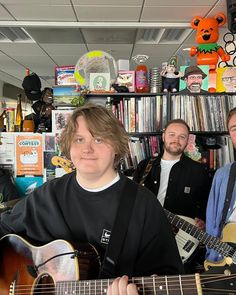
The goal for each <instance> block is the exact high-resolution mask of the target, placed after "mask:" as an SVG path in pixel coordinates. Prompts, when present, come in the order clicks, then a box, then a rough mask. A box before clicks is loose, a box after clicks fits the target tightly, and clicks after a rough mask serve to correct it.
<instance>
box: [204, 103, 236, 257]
mask: <svg viewBox="0 0 236 295" xmlns="http://www.w3.org/2000/svg"><path fill="white" fill-rule="evenodd" d="M227 128H228V131H229V135H230V138H231V140H232V143H233V146H234V148H236V108H233V109H232V110H231V111H230V112H229V114H228V117H227ZM231 165H232V163H230V164H227V165H226V166H224V167H222V168H220V169H218V170H217V171H216V174H215V176H214V179H213V183H212V187H211V191H210V195H209V198H208V204H207V212H206V231H207V233H208V234H210V235H212V236H214V237H218V238H222V230H221V226H220V225H221V220H222V213H223V210H224V205H225V197H226V191H227V185H228V180H229V173H230V168H231ZM227 223H235V225H236V185H235V184H234V188H233V193H232V198H231V201H230V205H229V210H228V212H227V215H226V220H225V224H227ZM232 234H233V233H232ZM235 235H236V232H235V233H234V236H235ZM223 258H224V257H223V256H222V255H221V254H219V253H217V252H216V251H214V250H212V249H208V250H207V253H206V259H207V260H208V261H212V262H216V261H220V260H222V259H223Z"/></svg>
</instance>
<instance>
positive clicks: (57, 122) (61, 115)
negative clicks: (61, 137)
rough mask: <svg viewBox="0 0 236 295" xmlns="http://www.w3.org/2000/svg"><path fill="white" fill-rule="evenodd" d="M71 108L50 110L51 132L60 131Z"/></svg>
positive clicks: (70, 112)
mask: <svg viewBox="0 0 236 295" xmlns="http://www.w3.org/2000/svg"><path fill="white" fill-rule="evenodd" d="M72 112H73V110H52V132H53V133H61V132H62V130H63V129H64V128H65V126H66V123H67V120H68V118H69V117H70V115H71V114H72Z"/></svg>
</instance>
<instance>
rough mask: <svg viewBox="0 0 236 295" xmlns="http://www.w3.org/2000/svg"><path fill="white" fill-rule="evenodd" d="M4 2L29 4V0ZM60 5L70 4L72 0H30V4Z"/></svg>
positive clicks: (5, 0)
mask: <svg viewBox="0 0 236 295" xmlns="http://www.w3.org/2000/svg"><path fill="white" fill-rule="evenodd" d="M1 3H2V4H17V5H29V0H1ZM52 3H53V5H58V4H68V5H69V4H70V0H53V1H52V0H30V4H34V5H35V4H37V5H42V4H47V5H52Z"/></svg>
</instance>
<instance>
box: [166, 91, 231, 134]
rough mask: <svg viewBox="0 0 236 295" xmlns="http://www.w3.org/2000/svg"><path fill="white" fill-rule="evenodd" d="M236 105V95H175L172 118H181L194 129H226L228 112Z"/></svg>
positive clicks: (172, 98)
mask: <svg viewBox="0 0 236 295" xmlns="http://www.w3.org/2000/svg"><path fill="white" fill-rule="evenodd" d="M234 107H236V95H209V96H208V95H207V96H203V95H198V96H191V95H173V96H171V106H170V109H171V119H177V118H181V119H183V120H185V121H186V122H187V124H188V125H189V127H190V130H192V131H213V132H214V131H218V132H222V131H226V130H227V126H226V117H227V114H228V112H229V111H230V110H231V109H232V108H234Z"/></svg>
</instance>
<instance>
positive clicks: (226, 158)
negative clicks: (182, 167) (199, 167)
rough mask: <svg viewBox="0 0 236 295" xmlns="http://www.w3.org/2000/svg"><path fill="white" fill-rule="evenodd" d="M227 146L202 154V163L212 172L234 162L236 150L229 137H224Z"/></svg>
mask: <svg viewBox="0 0 236 295" xmlns="http://www.w3.org/2000/svg"><path fill="white" fill-rule="evenodd" d="M222 139H223V140H224V141H225V144H224V145H222V147H221V148H219V149H209V150H206V151H204V152H202V162H203V163H205V164H206V165H207V167H208V168H209V169H210V170H216V169H218V168H220V167H223V166H225V165H226V164H228V163H231V162H233V161H234V149H233V144H232V141H231V140H230V138H229V137H222Z"/></svg>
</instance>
